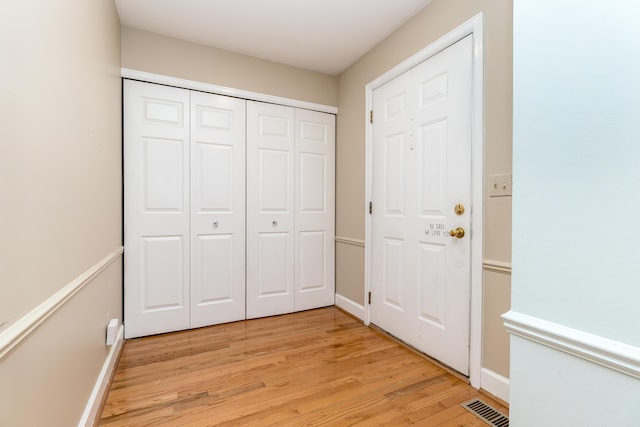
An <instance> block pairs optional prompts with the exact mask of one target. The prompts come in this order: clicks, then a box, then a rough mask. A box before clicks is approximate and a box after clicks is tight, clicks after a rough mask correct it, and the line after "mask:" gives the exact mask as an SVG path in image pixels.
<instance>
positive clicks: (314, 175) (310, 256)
mask: <svg viewBox="0 0 640 427" xmlns="http://www.w3.org/2000/svg"><path fill="white" fill-rule="evenodd" d="M334 153H335V117H334V116H332V115H329V114H325V113H319V112H312V111H306V110H300V109H294V108H291V107H284V106H279V105H272V104H266V103H261V102H252V101H248V102H247V318H255V317H262V316H270V315H276V314H283V313H291V312H294V311H300V310H306V309H310V308H317V307H323V306H328V305H332V304H333V303H334V294H335V285H334V242H333V239H334V234H335V233H334V181H335V178H334V176H335V161H334V159H335V154H334Z"/></svg>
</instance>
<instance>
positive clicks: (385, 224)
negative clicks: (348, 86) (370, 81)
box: [371, 36, 472, 374]
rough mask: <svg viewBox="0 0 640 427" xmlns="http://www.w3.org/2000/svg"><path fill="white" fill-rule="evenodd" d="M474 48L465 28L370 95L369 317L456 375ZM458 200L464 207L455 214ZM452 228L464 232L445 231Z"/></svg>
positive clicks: (462, 319)
mask: <svg viewBox="0 0 640 427" xmlns="http://www.w3.org/2000/svg"><path fill="white" fill-rule="evenodd" d="M471 52H472V49H471V37H470V36H469V37H467V38H465V39H463V40H461V41H459V42H457V43H455V44H453V45H452V46H450V47H449V48H447V49H445V50H443V51H441V52H440V53H438V54H436V55H434V56H433V57H431V58H430V59H428V60H427V61H425V62H424V63H422V64H420V65H418V66H416V67H414V68H413V69H411V70H409V71H407V72H406V73H404V74H402V75H401V76H399V77H397V78H396V79H394V80H392V81H390V82H389V83H387V84H385V85H384V86H382V87H380V88H379V89H376V90H375V91H374V99H373V108H374V112H375V113H374V117H375V118H376V120H375V122H374V124H373V179H372V185H373V202H374V212H373V215H372V220H371V224H372V228H371V229H372V251H371V264H372V265H371V290H372V294H373V295H372V300H373V301H372V308H371V321H372V322H373V323H374V324H376V325H378V326H380V327H382V328H383V329H385V330H387V331H389V332H390V333H392V334H393V335H395V336H397V337H398V338H400V339H402V340H403V341H405V342H406V343H408V344H410V345H412V346H414V347H416V348H417V349H419V350H420V351H423V352H425V353H426V354H429V355H430V356H432V357H434V358H436V359H438V360H440V361H442V362H443V363H445V364H447V365H448V366H450V367H452V368H454V369H456V370H458V371H460V372H461V373H463V374H467V373H468V369H469V359H468V357H469V307H470V259H471V256H470V255H471V252H470V247H471V246H470V239H471V237H472V230H470V224H471V222H470V218H471V217H470V214H471V212H472V207H471V205H470V202H471V114H470V112H471V71H472V70H471V64H472V55H471ZM380 204H381V205H382V206H381V209H376V206H379V205H380ZM457 204H462V205H464V206H465V212H464V213H463V214H461V215H458V214H456V212H455V206H456V205H457ZM457 227H460V228H463V229H464V230H465V236H464V237H462V238H456V237H452V236H450V235H449V230H452V229H455V228H457ZM401 243H402V244H401ZM396 283H398V284H397V285H396ZM380 293H381V294H382V295H379V294H380Z"/></svg>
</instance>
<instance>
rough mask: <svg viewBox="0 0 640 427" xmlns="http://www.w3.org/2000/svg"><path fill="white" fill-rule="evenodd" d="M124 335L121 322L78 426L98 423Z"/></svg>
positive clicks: (82, 426)
mask: <svg viewBox="0 0 640 427" xmlns="http://www.w3.org/2000/svg"><path fill="white" fill-rule="evenodd" d="M123 337H124V325H123V324H122V323H121V324H120V328H118V335H117V338H116V342H115V343H114V344H113V345H112V346H111V350H109V354H108V355H107V358H106V360H105V361H104V365H102V370H101V371H100V375H98V380H97V381H96V384H95V386H94V387H93V391H92V392H91V396H89V401H88V402H87V406H85V408H84V412H83V413H82V418H80V422H79V423H78V427H92V426H94V425H98V423H97V421H98V418H99V417H100V413H99V411H100V409H102V402H103V401H104V398H105V397H106V394H107V393H108V391H109V384H110V382H111V378H112V376H113V372H114V371H115V369H116V363H117V362H118V359H119V358H120V352H122V348H123V345H124V339H123Z"/></svg>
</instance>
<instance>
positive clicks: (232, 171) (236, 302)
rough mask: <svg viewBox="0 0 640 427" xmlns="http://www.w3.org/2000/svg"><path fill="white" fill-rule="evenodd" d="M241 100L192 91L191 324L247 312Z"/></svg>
mask: <svg viewBox="0 0 640 427" xmlns="http://www.w3.org/2000/svg"><path fill="white" fill-rule="evenodd" d="M245 104H246V102H245V101H244V100H242V99H237V98H231V97H228V96H220V95H212V94H208V93H202V92H195V91H194V92H191V327H192V328H197V327H200V326H206V325H213V324H216V323H224V322H232V321H236V320H241V319H244V318H245V262H244V259H245V113H246V111H245Z"/></svg>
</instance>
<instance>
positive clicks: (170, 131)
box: [124, 80, 189, 338]
mask: <svg viewBox="0 0 640 427" xmlns="http://www.w3.org/2000/svg"><path fill="white" fill-rule="evenodd" d="M124 90H125V96H124V101H125V102H124V199H125V200H124V210H125V212H124V215H125V220H124V228H125V233H124V234H125V242H124V246H125V254H124V262H125V270H124V271H125V277H124V281H125V285H124V302H125V303H124V323H125V337H126V338H132V337H137V336H143V335H151V334H158V333H163V332H168V331H175V330H180V329H186V328H188V327H189V244H188V242H189V176H188V170H189V151H188V149H189V92H188V91H186V90H182V89H176V88H169V87H165V86H159V85H153V84H149V83H142V82H134V81H128V80H127V81H125V82H124Z"/></svg>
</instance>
